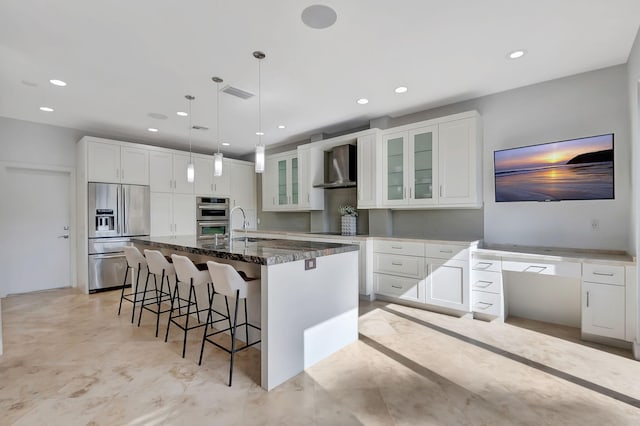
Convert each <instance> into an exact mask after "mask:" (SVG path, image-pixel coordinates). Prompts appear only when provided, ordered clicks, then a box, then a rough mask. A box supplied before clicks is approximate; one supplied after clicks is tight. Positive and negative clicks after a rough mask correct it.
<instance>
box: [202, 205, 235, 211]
mask: <svg viewBox="0 0 640 426" xmlns="http://www.w3.org/2000/svg"><path fill="white" fill-rule="evenodd" d="M198 208H199V209H210V210H227V209H228V208H229V206H228V205H227V204H198Z"/></svg>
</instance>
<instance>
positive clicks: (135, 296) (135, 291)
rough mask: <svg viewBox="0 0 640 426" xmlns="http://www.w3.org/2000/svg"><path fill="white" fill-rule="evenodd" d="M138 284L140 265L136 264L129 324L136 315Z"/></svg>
mask: <svg viewBox="0 0 640 426" xmlns="http://www.w3.org/2000/svg"><path fill="white" fill-rule="evenodd" d="M139 282H140V264H139V263H138V273H137V274H136V287H135V290H134V291H133V307H132V308H131V324H133V318H134V317H135V314H136V303H138V283H139Z"/></svg>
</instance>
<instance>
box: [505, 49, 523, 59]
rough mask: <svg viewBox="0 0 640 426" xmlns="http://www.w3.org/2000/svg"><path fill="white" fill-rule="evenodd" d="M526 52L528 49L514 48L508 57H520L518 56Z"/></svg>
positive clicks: (520, 56)
mask: <svg viewBox="0 0 640 426" xmlns="http://www.w3.org/2000/svg"><path fill="white" fill-rule="evenodd" d="M525 53H527V51H526V50H514V51H513V52H511V53H509V55H507V57H508V58H509V59H518V58H522V57H523V56H524V54H525Z"/></svg>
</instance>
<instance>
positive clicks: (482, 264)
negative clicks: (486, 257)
mask: <svg viewBox="0 0 640 426" xmlns="http://www.w3.org/2000/svg"><path fill="white" fill-rule="evenodd" d="M491 265H492V263H491V262H479V263H477V264H476V266H475V269H487V268H489V267H490V266H491Z"/></svg>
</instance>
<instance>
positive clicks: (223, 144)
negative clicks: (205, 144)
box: [222, 142, 231, 146]
mask: <svg viewBox="0 0 640 426" xmlns="http://www.w3.org/2000/svg"><path fill="white" fill-rule="evenodd" d="M229 145H231V144H230V143H229V142H222V146H229Z"/></svg>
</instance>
